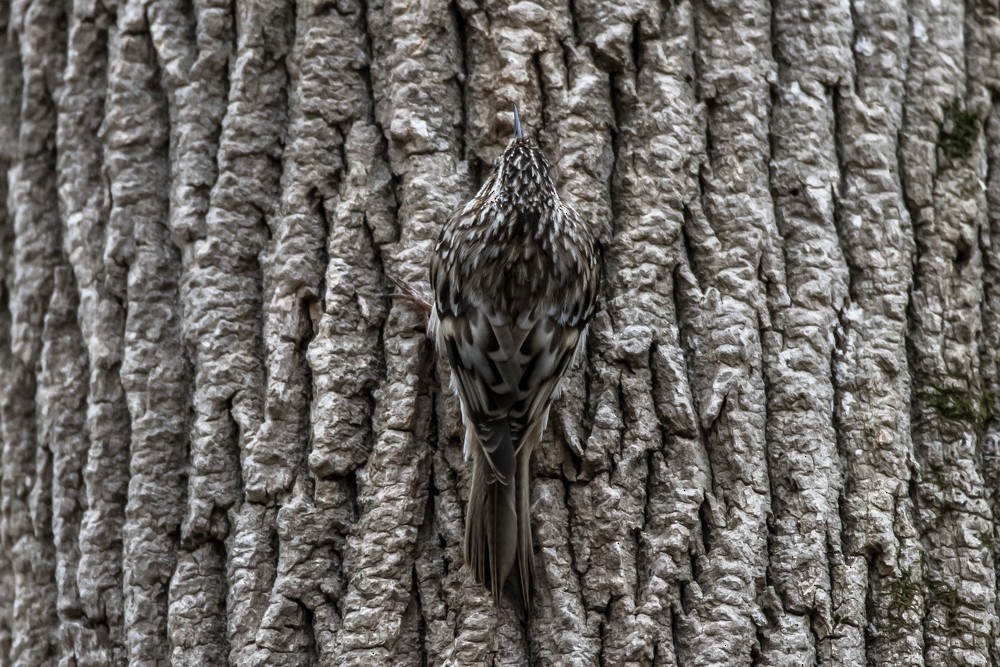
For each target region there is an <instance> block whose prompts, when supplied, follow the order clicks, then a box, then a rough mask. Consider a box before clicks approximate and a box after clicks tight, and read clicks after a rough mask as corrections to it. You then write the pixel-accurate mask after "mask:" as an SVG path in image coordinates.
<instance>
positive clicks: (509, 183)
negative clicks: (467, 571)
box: [429, 106, 601, 611]
mask: <svg viewBox="0 0 1000 667" xmlns="http://www.w3.org/2000/svg"><path fill="white" fill-rule="evenodd" d="M600 279H601V256H600V249H599V247H598V244H597V238H596V235H595V231H594V229H593V225H589V224H585V223H584V222H583V221H582V220H581V219H580V216H579V215H578V214H577V213H576V211H574V210H573V209H572V208H570V207H569V206H567V205H566V204H564V203H563V202H562V200H560V199H559V195H558V194H557V193H556V189H555V186H554V185H553V183H552V178H551V176H549V165H548V162H547V161H546V159H545V156H544V155H542V152H541V151H540V150H539V148H538V146H537V145H536V144H535V143H534V142H533V141H531V140H530V139H526V138H525V137H524V136H523V134H522V130H521V119H520V117H519V115H518V112H517V107H516V106H515V107H514V138H513V139H512V140H511V141H510V143H509V144H508V145H507V148H506V150H504V152H503V155H502V156H501V157H500V159H499V160H498V161H497V163H496V165H495V166H494V169H493V173H492V174H491V175H490V177H489V178H488V179H487V180H486V182H485V183H483V186H482V187H481V188H480V189H479V192H478V193H477V194H476V196H475V197H474V198H473V199H472V201H470V202H468V203H467V204H465V205H464V206H462V207H461V208H459V209H458V210H457V211H455V213H454V214H453V215H452V216H451V219H449V220H448V222H447V224H446V225H445V226H444V229H443V230H442V231H441V238H440V239H439V240H438V244H437V247H436V249H435V251H434V257H433V258H432V260H431V288H432V289H433V291H434V304H433V310H432V313H431V322H430V326H429V335H430V336H431V337H432V340H434V343H435V347H436V348H437V350H438V353H439V354H440V353H442V352H446V353H447V355H448V359H449V361H450V362H451V371H452V384H453V386H454V387H455V388H456V389H457V392H458V396H459V399H460V401H461V406H462V419H463V421H464V422H465V456H466V458H467V459H468V458H469V457H471V458H472V491H471V493H470V495H469V509H468V512H467V513H466V517H465V562H466V564H467V565H468V567H470V568H471V570H472V574H473V576H474V577H475V578H476V581H477V582H479V583H480V584H482V585H483V586H485V587H486V588H488V589H490V591H491V593H492V594H493V598H494V600H495V601H496V603H497V604H499V603H500V594H501V592H502V591H503V590H504V587H505V585H506V584H507V583H508V581H509V583H510V585H511V587H512V589H513V590H512V594H513V596H514V600H515V601H516V602H517V603H518V604H521V603H523V605H524V607H523V608H524V610H525V611H527V609H528V606H529V595H530V590H531V580H532V578H533V576H534V554H533V550H532V543H531V516H530V490H529V482H530V467H529V461H530V459H531V452H532V450H533V449H534V447H535V445H536V444H538V442H539V440H540V439H541V436H542V432H543V431H544V430H545V423H546V421H547V420H548V414H549V405H550V404H551V402H552V398H553V394H554V393H555V391H556V388H557V387H558V386H559V382H560V380H562V378H563V376H564V375H565V374H566V371H567V370H568V369H569V367H570V364H571V362H572V360H573V358H574V355H575V353H576V351H577V350H579V349H580V348H581V347H583V340H584V337H585V333H586V330H587V323H588V322H589V321H590V318H591V316H592V315H593V314H594V309H595V306H596V302H597V292H598V286H599V284H600ZM514 572H516V575H515V576H511V575H512V573H514Z"/></svg>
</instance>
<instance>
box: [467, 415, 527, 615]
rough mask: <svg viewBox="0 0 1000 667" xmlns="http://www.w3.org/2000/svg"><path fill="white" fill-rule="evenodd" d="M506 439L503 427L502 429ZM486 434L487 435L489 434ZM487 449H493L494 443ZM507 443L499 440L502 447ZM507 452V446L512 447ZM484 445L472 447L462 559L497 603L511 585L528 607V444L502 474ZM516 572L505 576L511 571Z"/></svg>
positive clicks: (518, 601) (516, 599)
mask: <svg viewBox="0 0 1000 667" xmlns="http://www.w3.org/2000/svg"><path fill="white" fill-rule="evenodd" d="M503 431H504V432H505V434H506V437H507V438H508V442H509V438H510V431H509V429H503ZM495 434H496V433H494V434H491V435H495ZM490 444H492V445H493V449H492V451H496V450H497V443H495V442H493V443H490ZM506 444H507V443H503V444H501V445H500V447H501V448H502V447H503V446H505V445H506ZM510 446H511V451H513V446H512V444H511V445H510ZM486 450H489V447H487V448H486V449H485V450H484V447H483V446H482V445H481V444H480V443H478V442H477V443H475V446H473V448H472V490H471V492H470V494H469V510H468V514H467V516H466V519H465V562H466V564H467V565H468V566H469V568H470V569H471V570H472V575H473V577H474V578H475V580H476V581H477V582H478V583H480V584H481V585H482V586H484V587H485V588H488V589H489V590H490V592H491V593H492V594H493V599H494V601H495V602H496V604H497V605H499V604H500V598H501V596H502V593H503V591H504V588H505V586H506V585H507V584H508V583H509V584H510V585H511V586H512V588H513V589H514V597H515V600H514V601H515V602H516V603H517V604H518V605H519V606H520V605H522V604H523V606H524V609H525V610H527V609H528V605H529V602H530V594H531V581H532V579H533V577H534V555H533V550H532V539H531V515H530V511H531V510H530V487H529V484H530V474H531V473H530V466H529V461H530V458H531V450H532V447H525V446H521V447H519V448H518V450H517V453H516V455H515V456H516V468H515V470H513V471H512V472H513V473H514V474H511V475H509V476H508V477H507V479H503V478H501V477H499V476H498V475H497V471H495V470H494V469H493V467H492V466H491V465H490V461H489V457H488V456H487V454H486ZM515 570H516V576H514V577H512V576H511V575H512V574H514V573H515Z"/></svg>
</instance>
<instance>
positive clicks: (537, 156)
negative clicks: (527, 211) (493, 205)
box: [496, 105, 556, 206]
mask: <svg viewBox="0 0 1000 667" xmlns="http://www.w3.org/2000/svg"><path fill="white" fill-rule="evenodd" d="M496 184H497V194H500V195H502V196H506V197H510V198H511V200H512V201H514V202H515V203H520V204H522V205H527V206H533V205H534V204H535V203H536V202H540V201H542V200H544V199H551V198H553V197H555V196H556V195H555V191H556V190H555V186H554V185H553V183H552V176H551V175H550V174H549V162H548V160H546V159H545V155H544V154H543V153H542V151H541V149H540V148H539V147H538V144H536V143H535V142H534V141H532V140H531V139H529V138H527V137H525V136H524V131H523V129H522V127H521V115H520V114H519V113H518V110H517V105H514V137H513V138H512V139H511V140H510V143H508V144H507V148H505V149H504V152H503V154H502V155H501V156H500V159H499V160H497V165H496Z"/></svg>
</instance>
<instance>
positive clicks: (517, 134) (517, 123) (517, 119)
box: [514, 103, 524, 139]
mask: <svg viewBox="0 0 1000 667" xmlns="http://www.w3.org/2000/svg"><path fill="white" fill-rule="evenodd" d="M514 138H515V139H523V138H524V134H523V133H522V132H521V114H519V113H518V112H517V104H516V103H515V104H514Z"/></svg>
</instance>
